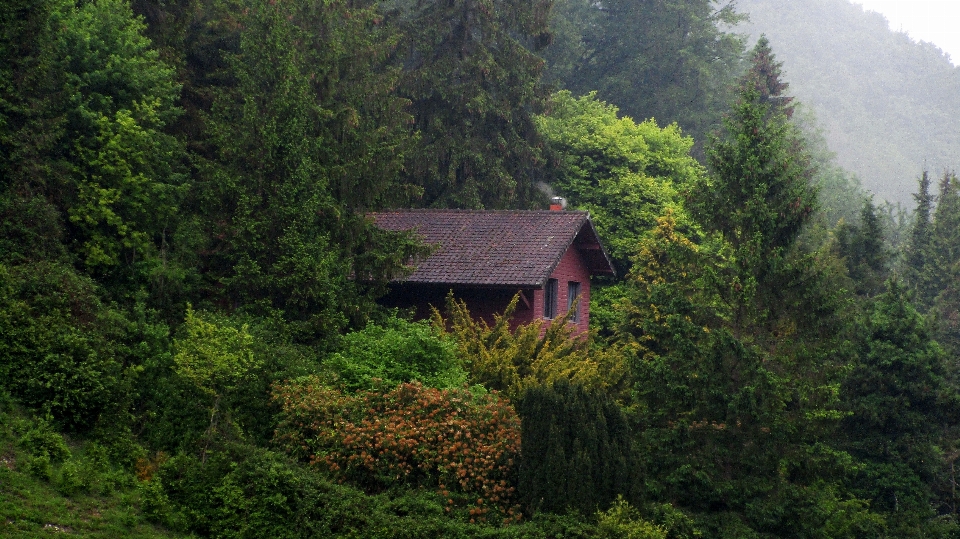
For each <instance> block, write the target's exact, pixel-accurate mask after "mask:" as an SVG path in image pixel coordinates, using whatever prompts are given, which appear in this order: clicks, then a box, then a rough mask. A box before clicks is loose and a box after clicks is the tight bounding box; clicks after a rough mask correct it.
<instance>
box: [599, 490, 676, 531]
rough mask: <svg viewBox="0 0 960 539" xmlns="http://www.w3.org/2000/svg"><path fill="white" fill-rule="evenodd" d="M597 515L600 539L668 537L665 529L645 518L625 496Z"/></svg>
mask: <svg viewBox="0 0 960 539" xmlns="http://www.w3.org/2000/svg"><path fill="white" fill-rule="evenodd" d="M597 517H598V520H599V522H598V524H597V537H598V539H667V531H666V530H665V529H663V528H661V527H660V526H656V525H654V524H652V523H650V522H647V521H646V520H644V519H643V518H642V517H641V516H640V512H639V511H638V510H637V509H636V508H634V507H631V506H630V504H629V503H627V501H626V500H624V499H623V498H619V497H618V498H617V500H616V501H615V502H614V504H613V506H612V507H610V509H608V510H607V511H605V512H601V513H598V515H597Z"/></svg>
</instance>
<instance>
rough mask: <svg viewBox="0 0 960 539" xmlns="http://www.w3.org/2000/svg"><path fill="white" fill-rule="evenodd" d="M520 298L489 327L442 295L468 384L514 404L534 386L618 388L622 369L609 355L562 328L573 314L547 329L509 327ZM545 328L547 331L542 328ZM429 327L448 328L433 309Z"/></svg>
mask: <svg viewBox="0 0 960 539" xmlns="http://www.w3.org/2000/svg"><path fill="white" fill-rule="evenodd" d="M518 301H519V295H518V296H515V297H514V298H513V300H512V301H511V302H510V305H509V306H508V307H507V309H506V310H505V311H504V312H503V314H501V315H495V318H494V324H493V326H492V327H491V326H490V325H488V324H487V322H486V321H485V320H483V319H477V320H475V319H474V318H473V317H472V316H471V315H470V310H469V309H468V308H467V305H466V303H464V302H462V301H457V300H456V299H454V297H453V295H450V296H448V297H447V311H448V313H449V317H450V318H449V326H450V333H451V336H452V337H453V339H454V341H455V342H456V344H457V348H458V350H459V352H460V358H461V360H462V361H463V363H464V368H465V369H466V370H467V373H468V374H469V376H470V381H471V382H473V383H478V384H482V385H483V386H485V387H487V388H489V389H494V390H497V391H502V392H503V393H504V394H506V395H507V396H508V397H509V398H510V399H511V400H513V401H516V400H517V399H519V398H520V396H521V395H522V394H523V392H524V391H525V390H526V389H528V388H530V387H534V386H539V385H544V384H547V385H549V384H552V383H554V382H556V381H557V380H569V381H571V382H573V383H575V384H577V385H580V386H583V387H584V388H587V389H591V390H594V389H596V390H607V391H611V392H614V393H615V392H616V391H617V390H619V389H622V382H623V380H624V375H625V370H626V367H625V366H624V364H623V362H622V360H621V358H620V356H619V355H618V354H617V353H616V352H614V351H609V352H607V351H602V350H600V351H591V350H590V343H589V341H588V340H586V339H584V338H583V336H575V335H573V327H572V326H571V325H569V324H567V320H568V318H569V317H570V315H571V313H572V311H570V312H567V313H566V314H565V315H564V316H563V317H560V318H557V319H556V320H554V321H553V322H552V323H549V325H547V324H546V323H545V322H544V320H542V319H538V320H534V321H533V322H530V323H529V324H521V325H518V326H517V327H516V328H515V329H511V325H510V316H511V315H512V314H513V311H514V309H516V307H517V302H518ZM545 325H546V327H544V326H545ZM434 326H435V327H438V328H445V327H447V321H445V320H444V319H443V318H442V316H441V315H440V313H439V312H438V311H434Z"/></svg>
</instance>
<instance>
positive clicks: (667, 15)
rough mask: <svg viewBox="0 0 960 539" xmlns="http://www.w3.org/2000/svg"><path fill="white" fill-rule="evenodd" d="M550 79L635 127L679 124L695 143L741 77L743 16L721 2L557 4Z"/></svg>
mask: <svg viewBox="0 0 960 539" xmlns="http://www.w3.org/2000/svg"><path fill="white" fill-rule="evenodd" d="M557 4H558V8H557V10H556V13H555V15H554V21H553V23H552V27H554V28H557V29H558V32H557V40H556V42H555V43H554V45H552V46H551V47H550V48H548V49H547V50H546V53H545V54H546V58H547V61H548V65H549V70H548V73H547V75H548V79H549V80H550V81H551V82H554V83H556V84H558V85H559V86H561V87H563V88H565V89H568V90H570V91H571V92H573V93H574V94H575V95H582V94H586V93H587V92H589V91H592V90H596V91H597V95H598V96H599V97H600V99H602V100H604V101H607V102H609V103H612V104H614V105H616V106H617V107H619V108H620V110H621V111H622V112H623V113H624V114H625V115H627V116H630V117H632V118H635V119H637V120H638V121H640V120H644V119H648V118H651V117H652V118H656V120H657V121H658V122H659V123H660V124H661V125H668V124H670V123H673V122H677V123H678V124H679V125H680V127H681V128H682V129H683V130H684V132H685V133H687V134H690V135H692V136H693V137H694V139H696V140H705V139H706V135H707V134H708V133H709V132H711V131H712V130H713V129H714V128H715V127H716V126H717V124H718V123H719V119H720V112H719V111H721V110H723V109H724V107H725V106H726V104H727V102H728V100H729V99H730V98H731V97H732V95H731V91H730V88H731V83H732V82H733V80H734V78H735V77H736V76H737V74H738V73H740V72H741V70H742V67H741V55H742V54H743V52H744V45H743V41H742V37H741V36H738V35H736V34H734V33H733V32H730V31H728V30H727V29H728V28H729V27H731V26H732V25H734V24H736V23H737V22H738V21H739V20H740V19H741V15H739V14H738V13H736V11H735V7H734V4H733V2H728V1H725V0H693V1H689V0H688V1H676V0H670V1H662V0H612V1H608V2H592V1H588V0H558V2H557Z"/></svg>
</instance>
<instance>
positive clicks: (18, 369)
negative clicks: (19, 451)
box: [0, 263, 136, 430]
mask: <svg viewBox="0 0 960 539" xmlns="http://www.w3.org/2000/svg"><path fill="white" fill-rule="evenodd" d="M99 293H100V290H99V289H98V287H97V286H96V284H95V283H94V282H93V281H91V280H90V279H89V278H86V277H83V276H81V275H78V274H77V273H75V272H74V271H73V270H72V268H69V267H64V266H61V265H58V264H51V263H37V264H30V265H24V266H16V267H12V268H7V267H6V266H2V265H0V334H3V336H4V338H3V339H2V340H0V376H2V377H3V384H4V385H6V387H7V388H8V389H9V390H10V392H11V393H12V394H13V395H14V396H16V397H17V398H18V399H19V400H20V402H22V403H23V404H24V405H27V406H29V407H33V408H37V409H40V410H43V411H44V413H49V414H51V416H52V417H53V419H54V420H56V421H57V422H58V423H60V424H61V425H63V426H64V427H67V428H68V429H80V430H82V429H88V428H90V427H92V426H94V424H95V423H96V422H97V421H98V420H99V419H100V418H101V416H102V415H103V414H105V413H107V412H108V410H111V409H116V408H117V407H122V403H124V402H125V401H126V398H125V396H124V394H125V393H126V392H127V388H128V387H129V383H130V382H131V377H132V376H134V375H135V372H136V371H135V369H133V368H130V366H125V365H124V364H123V359H124V357H125V356H126V354H127V352H128V350H127V349H126V348H125V347H124V346H123V340H124V338H125V337H126V327H127V323H128V322H127V320H126V319H125V318H124V317H123V316H122V315H121V314H120V313H119V312H117V311H115V310H113V309H112V308H110V307H108V306H107V305H104V304H103V303H102V302H101V300H100V297H99Z"/></svg>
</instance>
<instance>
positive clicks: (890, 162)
mask: <svg viewBox="0 0 960 539" xmlns="http://www.w3.org/2000/svg"><path fill="white" fill-rule="evenodd" d="M737 8H738V10H739V11H741V12H743V13H746V14H748V15H749V21H747V22H744V23H743V24H741V25H740V26H738V27H737V30H739V31H744V32H747V33H748V34H749V35H750V36H751V39H752V40H754V41H755V40H756V39H757V38H758V37H759V36H760V34H766V36H767V37H768V38H769V39H770V41H771V42H772V43H773V46H774V48H775V49H776V50H777V53H778V57H779V58H780V59H781V60H782V61H783V63H784V73H785V77H786V79H787V80H788V81H790V84H791V86H790V88H791V91H792V92H793V93H794V95H796V96H797V99H799V100H800V101H802V102H803V103H804V104H805V105H807V106H808V107H810V109H812V110H813V112H814V113H815V114H816V118H817V121H818V123H819V124H820V125H821V126H822V127H823V129H824V132H825V137H826V140H827V142H828V144H829V146H830V149H831V150H833V151H834V152H835V153H836V154H837V161H838V163H839V164H840V165H841V166H842V167H843V168H845V169H847V170H849V171H851V172H853V173H855V174H856V175H857V176H858V177H859V178H860V180H861V181H862V183H863V186H864V187H865V188H867V189H869V190H870V191H872V192H873V193H876V195H877V197H878V200H888V201H890V202H894V203H897V202H899V203H901V204H903V205H904V207H907V208H910V207H912V206H913V203H914V202H913V199H912V197H911V196H910V194H911V193H913V192H915V191H916V185H917V183H916V181H917V178H918V177H919V175H920V173H921V172H922V171H923V170H929V171H931V172H932V173H940V172H943V171H944V170H954V169H956V167H957V166H958V157H957V156H958V155H960V133H958V132H957V130H956V129H954V128H952V127H951V125H950V118H956V117H957V115H958V114H960V69H958V68H956V67H954V66H953V64H952V63H951V62H950V59H949V58H948V57H947V56H946V55H945V54H944V53H943V52H942V51H941V50H940V49H938V48H937V47H935V46H934V45H932V44H929V43H919V42H916V41H914V40H912V39H911V38H910V37H909V36H908V35H906V34H905V33H899V32H895V31H893V30H891V29H890V28H889V26H888V24H887V21H886V19H884V18H883V16H881V15H879V14H877V13H874V12H867V11H864V10H863V8H862V7H861V6H860V5H855V4H853V3H852V2H850V1H848V0H797V1H791V2H779V1H776V0H740V1H738V2H737ZM954 60H957V59H956V58H955V59H954Z"/></svg>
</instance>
